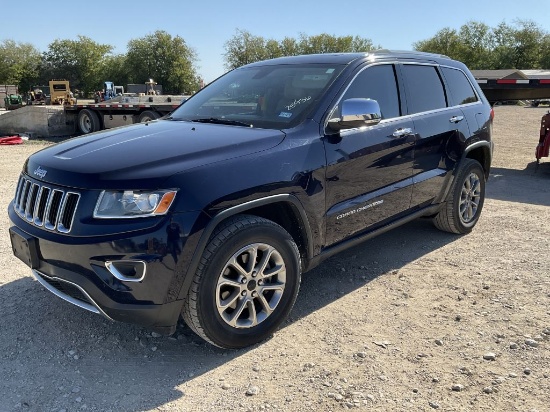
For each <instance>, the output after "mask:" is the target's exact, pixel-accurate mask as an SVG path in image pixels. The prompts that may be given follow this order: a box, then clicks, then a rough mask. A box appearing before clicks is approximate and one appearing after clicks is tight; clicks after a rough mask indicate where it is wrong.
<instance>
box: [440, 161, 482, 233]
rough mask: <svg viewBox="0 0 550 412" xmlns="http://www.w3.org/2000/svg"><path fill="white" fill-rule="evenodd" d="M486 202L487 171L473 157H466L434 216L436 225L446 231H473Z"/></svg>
mask: <svg viewBox="0 0 550 412" xmlns="http://www.w3.org/2000/svg"><path fill="white" fill-rule="evenodd" d="M484 202H485V173H484V171H483V168H482V167H481V165H480V164H479V162H477V161H476V160H473V159H464V161H463V165H462V167H461V168H460V170H459V172H458V174H457V176H456V177H455V180H454V182H453V185H452V187H451V190H450V192H449V195H448V196H447V200H446V201H445V203H444V205H443V208H442V209H441V210H440V211H439V213H438V214H437V215H436V216H435V218H434V220H433V221H434V224H435V226H436V227H437V228H438V229H440V230H443V231H445V232H451V233H456V234H465V233H469V232H471V231H472V229H473V228H474V226H475V225H476V223H477V221H478V220H479V216H480V214H481V210H482V209H483V203H484Z"/></svg>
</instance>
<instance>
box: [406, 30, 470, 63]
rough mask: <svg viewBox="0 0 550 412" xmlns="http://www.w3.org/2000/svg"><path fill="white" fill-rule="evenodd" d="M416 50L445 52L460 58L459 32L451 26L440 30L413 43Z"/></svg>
mask: <svg viewBox="0 0 550 412" xmlns="http://www.w3.org/2000/svg"><path fill="white" fill-rule="evenodd" d="M413 48H414V49H415V50H418V51H421V52H426V53H437V54H444V55H445V56H449V57H451V58H453V59H459V60H460V54H461V48H462V45H461V40H460V36H459V35H458V32H457V31H456V30H454V29H451V28H449V27H445V28H443V29H441V30H439V31H438V32H437V33H436V34H435V35H434V36H433V37H431V38H429V39H426V40H420V41H417V42H416V43H413Z"/></svg>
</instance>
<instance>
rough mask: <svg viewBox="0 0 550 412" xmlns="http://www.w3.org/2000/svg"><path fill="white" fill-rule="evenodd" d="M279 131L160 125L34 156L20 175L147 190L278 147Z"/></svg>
mask: <svg viewBox="0 0 550 412" xmlns="http://www.w3.org/2000/svg"><path fill="white" fill-rule="evenodd" d="M284 136H285V134H284V133H283V132H281V131H280V130H267V129H254V128H247V127H239V126H227V125H217V124H204V123H190V122H183V121H174V120H159V121H155V122H150V123H140V124H136V125H132V126H128V127H122V128H118V129H112V130H108V131H103V132H99V133H94V134H90V135H86V136H83V137H77V138H74V139H71V140H67V141H65V142H63V143H59V144H57V145H55V146H51V147H48V148H46V149H44V150H41V151H39V152H37V153H35V154H33V155H32V156H31V157H30V158H29V159H28V161H27V163H26V165H25V169H24V170H25V172H26V173H27V174H28V175H29V176H31V177H33V178H36V179H40V180H42V181H45V182H49V183H53V184H58V185H63V186H70V187H74V188H88V189H120V188H129V189H150V188H157V187H158V185H159V184H161V182H162V181H163V180H164V179H165V178H167V177H169V176H171V175H173V174H175V173H179V172H182V171H185V170H188V169H192V168H194V167H198V166H202V165H205V164H212V163H216V162H218V161H221V160H227V159H230V158H234V157H239V156H244V155H247V154H251V153H256V152H260V151H263V150H267V149H270V148H272V147H274V146H276V145H278V144H279V143H280V142H281V141H282V140H283V139H284Z"/></svg>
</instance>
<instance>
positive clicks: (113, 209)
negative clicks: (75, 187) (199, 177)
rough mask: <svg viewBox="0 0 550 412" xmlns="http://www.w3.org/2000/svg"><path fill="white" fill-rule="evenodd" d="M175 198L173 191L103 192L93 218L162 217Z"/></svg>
mask: <svg viewBox="0 0 550 412" xmlns="http://www.w3.org/2000/svg"><path fill="white" fill-rule="evenodd" d="M175 197H176V191H175V190H154V191H141V190H124V191H122V190H104V191H103V192H101V195H100V196H99V199H98V201H97V205H96V207H95V209H94V217H95V218H98V219H120V218H131V217H146V216H159V215H164V214H166V213H167V212H168V209H169V208H170V205H171V204H172V202H173V201H174V199H175Z"/></svg>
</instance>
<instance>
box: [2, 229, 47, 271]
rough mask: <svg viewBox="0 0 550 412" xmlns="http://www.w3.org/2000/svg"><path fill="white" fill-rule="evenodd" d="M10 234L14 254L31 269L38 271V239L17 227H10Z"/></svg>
mask: <svg viewBox="0 0 550 412" xmlns="http://www.w3.org/2000/svg"><path fill="white" fill-rule="evenodd" d="M9 232H10V240H11V249H12V251H13V254H14V255H15V256H16V257H17V258H19V259H20V260H21V261H22V262H23V263H25V264H26V265H27V266H29V267H30V268H31V269H38V267H39V266H40V258H39V257H38V239H36V238H35V237H33V236H31V235H29V234H27V233H25V232H23V231H22V230H20V229H18V228H17V227H10V229H9Z"/></svg>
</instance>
